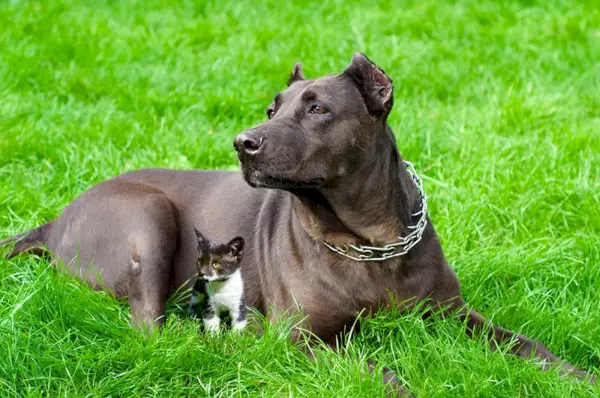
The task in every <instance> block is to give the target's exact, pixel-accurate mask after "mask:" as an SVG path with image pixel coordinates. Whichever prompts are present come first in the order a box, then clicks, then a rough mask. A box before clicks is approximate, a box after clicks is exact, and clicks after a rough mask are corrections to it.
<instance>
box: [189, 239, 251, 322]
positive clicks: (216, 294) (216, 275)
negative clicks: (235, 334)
mask: <svg viewBox="0 0 600 398" xmlns="http://www.w3.org/2000/svg"><path fill="white" fill-rule="evenodd" d="M194 231H195V232H196V238H197V241H198V253H199V255H198V261H197V263H196V268H197V270H198V280H197V281H196V283H195V285H194V288H193V289H192V297H191V298H190V306H189V310H188V314H189V315H190V316H191V317H196V312H197V307H198V305H199V304H200V303H201V302H203V310H202V319H203V322H204V327H205V329H206V330H209V331H218V330H219V325H220V323H221V319H220V317H219V315H220V313H221V312H223V311H229V314H230V316H231V327H232V329H233V330H236V331H239V330H242V329H244V328H245V327H246V323H247V321H246V308H245V303H244V280H243V277H242V271H241V267H240V263H241V260H242V254H243V251H244V239H243V238H241V237H236V238H233V239H232V240H231V241H230V242H229V243H227V244H219V243H215V242H209V241H208V240H207V239H206V238H205V237H204V236H203V235H202V234H201V233H200V232H199V231H198V230H196V229H194Z"/></svg>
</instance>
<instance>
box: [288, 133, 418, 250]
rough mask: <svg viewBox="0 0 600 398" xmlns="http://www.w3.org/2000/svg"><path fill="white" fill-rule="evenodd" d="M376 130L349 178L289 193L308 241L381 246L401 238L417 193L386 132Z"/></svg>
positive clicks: (391, 138)
mask: <svg viewBox="0 0 600 398" xmlns="http://www.w3.org/2000/svg"><path fill="white" fill-rule="evenodd" d="M380 129H383V131H379V132H377V133H376V134H374V135H373V137H374V139H376V140H377V141H376V142H375V145H373V146H372V147H371V151H370V152H369V153H368V154H367V156H366V161H364V162H363V164H362V165H361V167H360V168H358V169H357V170H355V172H354V173H353V174H352V175H351V176H347V177H346V178H344V179H341V180H340V181H337V182H336V183H335V184H334V185H332V186H330V187H326V188H322V189H319V190H313V189H304V190H303V189H300V190H294V191H292V193H293V194H294V195H295V196H296V198H297V199H296V200H295V201H294V202H295V203H294V211H295V213H296V216H297V217H298V219H299V221H300V223H301V224H302V227H303V228H304V229H305V230H306V231H307V233H308V234H309V236H310V237H311V238H312V239H314V240H323V241H326V242H328V243H330V244H335V245H343V244H348V243H361V242H365V241H366V242H369V243H371V244H384V243H392V242H394V241H396V240H397V237H398V236H405V235H406V233H407V228H406V227H407V225H408V224H409V223H410V221H411V213H412V212H413V211H414V209H413V207H414V206H415V200H416V198H417V191H416V189H415V186H414V184H413V182H412V181H411V179H410V176H409V174H408V173H407V171H406V170H405V167H404V165H403V163H402V159H401V157H400V154H399V153H398V149H397V147H396V142H395V139H394V136H393V133H392V131H391V129H390V127H389V126H387V124H384V125H383V126H381V127H380Z"/></svg>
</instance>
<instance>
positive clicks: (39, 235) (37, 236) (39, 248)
mask: <svg viewBox="0 0 600 398" xmlns="http://www.w3.org/2000/svg"><path fill="white" fill-rule="evenodd" d="M51 228H52V221H51V222H49V223H46V224H44V225H42V226H39V227H37V228H34V229H32V230H31V231H28V232H23V233H20V234H16V235H13V236H9V237H8V238H6V239H2V240H0V247H2V246H6V245H8V244H9V243H12V242H16V245H15V247H14V248H13V249H12V250H11V252H10V253H8V256H6V258H7V259H9V258H12V257H14V256H16V255H18V254H20V253H33V254H36V255H38V256H41V255H43V254H44V252H45V250H44V246H45V245H46V243H47V242H48V235H49V233H50V229H51Z"/></svg>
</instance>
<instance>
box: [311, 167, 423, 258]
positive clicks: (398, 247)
mask: <svg viewBox="0 0 600 398" xmlns="http://www.w3.org/2000/svg"><path fill="white" fill-rule="evenodd" d="M404 164H405V165H406V170H407V171H408V173H409V174H410V176H411V179H412V181H413V182H414V184H415V186H416V187H417V190H418V191H419V195H420V196H421V210H419V211H418V212H416V213H413V216H420V217H419V221H417V223H416V224H415V225H410V226H408V229H410V230H412V232H410V233H409V234H408V235H406V236H399V237H398V241H397V242H395V243H390V244H389V245H385V246H383V247H378V246H364V245H353V244H346V245H343V246H334V245H330V244H329V243H327V242H325V241H321V242H322V243H323V244H324V245H325V246H326V247H327V248H329V249H330V250H332V251H334V252H335V253H338V254H340V255H342V256H344V257H347V258H349V259H352V260H354V261H384V260H388V259H390V258H395V257H400V256H403V255H405V254H406V253H408V251H409V250H410V249H412V248H413V247H414V246H415V245H416V244H417V243H419V242H420V241H421V238H422V237H423V232H425V227H426V226H427V197H426V195H425V192H424V191H423V182H422V181H421V179H420V178H419V176H418V175H417V172H416V170H415V168H414V166H413V165H412V163H410V162H408V161H406V160H405V161H404ZM351 251H354V252H356V254H354V255H353V254H351V253H350V252H351ZM376 253H377V255H376Z"/></svg>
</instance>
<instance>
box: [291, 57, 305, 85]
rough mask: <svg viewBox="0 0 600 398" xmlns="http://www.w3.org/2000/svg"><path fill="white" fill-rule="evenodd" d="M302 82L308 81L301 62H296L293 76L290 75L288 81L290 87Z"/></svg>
mask: <svg viewBox="0 0 600 398" xmlns="http://www.w3.org/2000/svg"><path fill="white" fill-rule="evenodd" d="M300 80H306V79H305V78H304V74H303V73H302V63H301V62H296V65H294V68H293V69H292V74H291V75H290V77H289V79H288V82H287V83H288V86H289V85H291V84H292V83H294V82H297V81H300Z"/></svg>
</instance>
